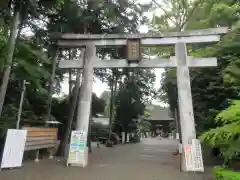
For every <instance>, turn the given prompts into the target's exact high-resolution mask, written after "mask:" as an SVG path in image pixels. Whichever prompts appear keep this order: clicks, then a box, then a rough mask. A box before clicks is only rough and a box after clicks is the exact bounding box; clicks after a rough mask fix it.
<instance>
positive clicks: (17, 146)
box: [1, 129, 27, 168]
mask: <svg viewBox="0 0 240 180" xmlns="http://www.w3.org/2000/svg"><path fill="white" fill-rule="evenodd" d="M26 138H27V130H18V129H8V131H7V137H6V141H5V146H4V150H3V157H2V163H1V168H14V167H21V166H22V159H23V153H24V147H25V143H26Z"/></svg>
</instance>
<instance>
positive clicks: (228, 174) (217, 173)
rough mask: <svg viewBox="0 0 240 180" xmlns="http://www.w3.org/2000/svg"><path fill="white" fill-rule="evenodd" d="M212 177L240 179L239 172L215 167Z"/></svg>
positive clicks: (216, 179)
mask: <svg viewBox="0 0 240 180" xmlns="http://www.w3.org/2000/svg"><path fill="white" fill-rule="evenodd" d="M213 177H214V178H213V180H240V172H235V171H231V170H227V169H224V168H222V167H215V168H214V174H213Z"/></svg>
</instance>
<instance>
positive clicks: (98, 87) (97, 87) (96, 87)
mask: <svg viewBox="0 0 240 180" xmlns="http://www.w3.org/2000/svg"><path fill="white" fill-rule="evenodd" d="M158 1H161V0H158ZM139 2H141V3H143V4H144V3H149V2H151V0H139ZM155 12H156V13H160V12H159V11H158V10H156V11H155ZM153 13H154V12H146V13H145V14H144V15H145V16H147V17H148V18H150V19H151V17H152V16H153ZM139 31H140V32H141V33H146V32H147V31H148V27H147V26H146V25H142V26H140V27H139ZM163 72H164V69H163V68H161V69H155V75H156V80H155V83H154V87H155V89H156V90H158V89H159V88H160V86H161V85H160V81H161V77H162V73H163ZM105 90H109V87H108V86H107V84H106V83H103V82H101V81H100V80H99V79H97V78H95V79H94V83H93V92H95V93H96V95H97V96H98V97H100V96H101V94H102V93H103V92H104V91H105ZM68 93H69V89H68V81H67V79H66V80H65V81H64V82H63V83H62V90H61V94H68ZM152 103H153V104H156V105H162V106H163V105H164V104H163V103H161V102H159V101H158V100H153V101H152Z"/></svg>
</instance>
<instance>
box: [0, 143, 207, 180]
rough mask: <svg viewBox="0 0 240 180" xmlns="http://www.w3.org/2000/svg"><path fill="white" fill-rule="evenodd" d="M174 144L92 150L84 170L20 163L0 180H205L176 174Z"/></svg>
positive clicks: (47, 163)
mask: <svg viewBox="0 0 240 180" xmlns="http://www.w3.org/2000/svg"><path fill="white" fill-rule="evenodd" d="M176 148H177V142H175V141H173V140H171V141H170V140H159V139H146V140H143V141H142V143H139V144H129V145H119V146H115V147H114V148H106V147H101V148H99V149H97V148H93V153H92V154H91V155H90V158H89V165H88V166H87V167H86V168H84V169H83V168H79V167H66V166H65V165H64V161H63V160H61V159H58V158H56V159H55V160H42V161H40V162H39V163H38V164H36V163H33V162H24V166H23V167H22V168H20V169H14V170H3V171H2V172H0V180H208V178H206V176H205V175H202V174H186V173H181V172H180V171H179V157H178V156H173V155H172V152H174V151H175V150H176Z"/></svg>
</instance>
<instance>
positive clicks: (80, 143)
mask: <svg viewBox="0 0 240 180" xmlns="http://www.w3.org/2000/svg"><path fill="white" fill-rule="evenodd" d="M87 151H88V150H87V133H86V132H80V131H72V134H71V141H70V147H69V155H68V161H67V165H68V164H71V165H73V166H74V165H77V166H83V167H84V166H86V164H87Z"/></svg>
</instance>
